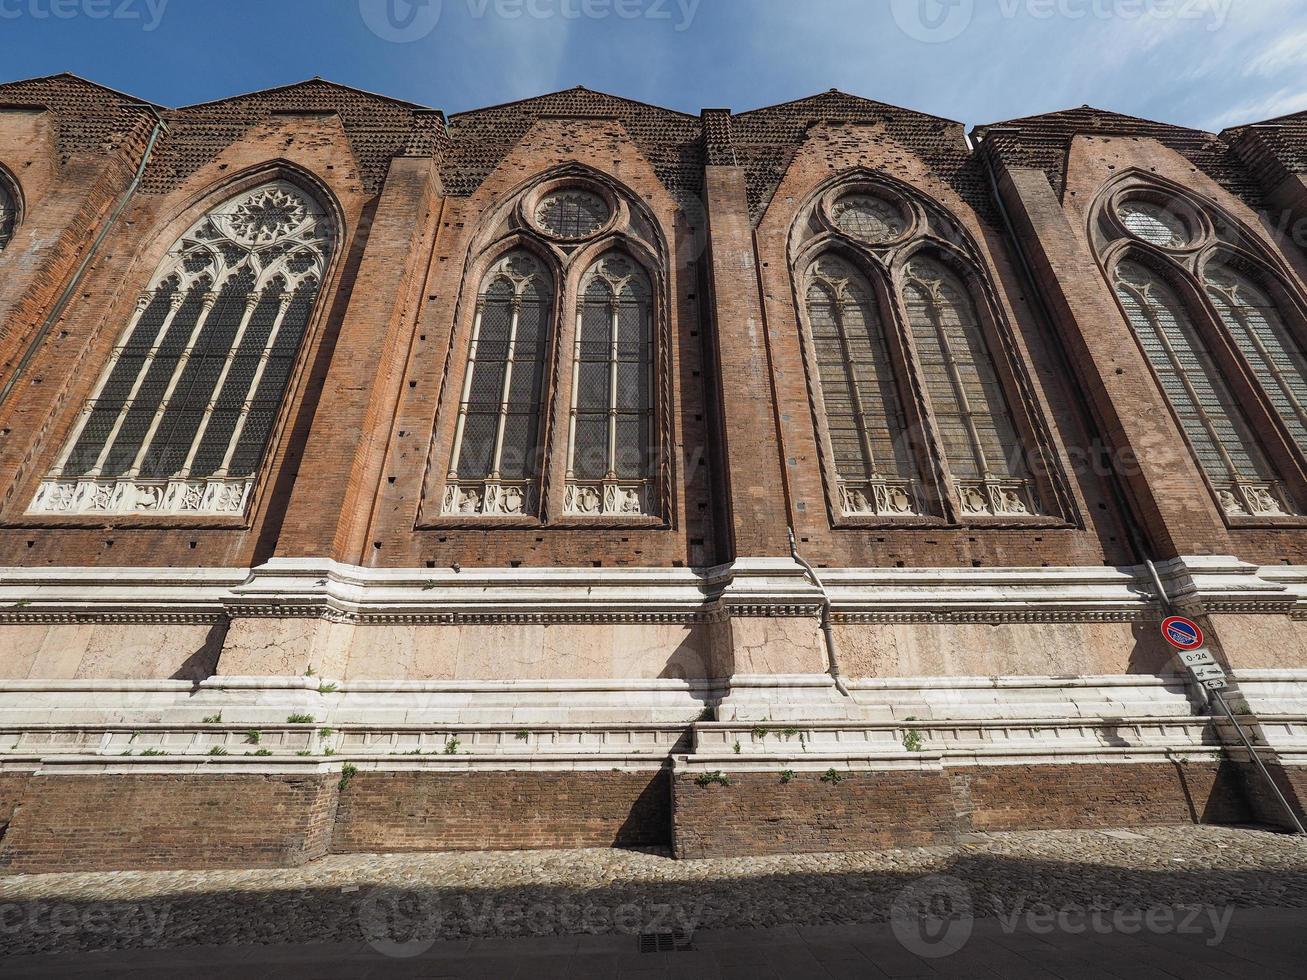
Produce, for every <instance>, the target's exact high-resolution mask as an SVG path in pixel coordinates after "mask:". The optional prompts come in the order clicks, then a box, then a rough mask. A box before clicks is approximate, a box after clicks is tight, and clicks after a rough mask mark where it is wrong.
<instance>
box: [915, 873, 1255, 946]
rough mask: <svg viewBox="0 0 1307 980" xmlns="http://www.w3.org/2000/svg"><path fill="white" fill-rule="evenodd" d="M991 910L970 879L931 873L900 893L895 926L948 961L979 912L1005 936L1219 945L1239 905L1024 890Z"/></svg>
mask: <svg viewBox="0 0 1307 980" xmlns="http://www.w3.org/2000/svg"><path fill="white" fill-rule="evenodd" d="M990 902H991V906H992V907H991V909H990V910H989V911H988V912H981V913H977V912H976V909H975V907H974V905H973V899H972V892H971V888H970V886H969V885H967V883H966V882H964V881H961V880H959V879H957V878H954V877H951V876H949V875H929V876H927V877H924V878H921V879H919V880H917V881H914V882H912V883H911V884H909V885H908V886H906V887H905V888H904V889H903V890H902V891H900V892H899V893H898V895H897V896H895V899H894V903H893V905H892V906H891V908H890V926H891V928H892V930H893V932H894V936H895V938H897V939H898V941H899V944H900V945H901V946H903V948H904V949H906V950H908V951H909V952H910V953H914V954H916V955H917V956H920V957H923V958H925V959H943V958H944V957H948V956H952V955H953V954H954V953H957V952H959V951H960V950H962V949H963V948H964V947H965V946H966V945H967V943H968V942H970V941H971V937H972V934H973V933H974V931H975V928H976V918H977V915H978V914H979V915H987V916H992V917H993V918H994V919H995V920H997V922H998V927H999V929H1001V930H1002V931H1003V932H1004V933H1005V934H1007V935H1012V934H1014V933H1018V932H1025V933H1029V934H1031V935H1035V936H1048V935H1053V934H1055V933H1061V934H1065V935H1069V936H1079V935H1099V936H1107V935H1122V936H1134V935H1139V934H1141V933H1146V934H1149V935H1157V936H1163V935H1176V936H1201V937H1202V938H1203V940H1204V942H1205V943H1206V944H1207V945H1208V946H1219V945H1220V944H1221V943H1222V942H1223V941H1224V940H1225V936H1226V933H1227V932H1228V931H1229V928H1230V920H1231V919H1232V918H1233V917H1234V907H1233V906H1231V905H1226V906H1220V907H1218V906H1209V905H1154V906H1151V907H1149V908H1135V909H1126V908H1114V907H1113V903H1112V902H1110V901H1108V900H1107V899H1105V898H1103V897H1101V896H1096V897H1094V898H1093V899H1092V900H1091V901H1089V902H1088V903H1087V904H1086V903H1080V902H1059V903H1058V904H1057V905H1053V904H1052V903H1050V902H1047V901H1043V900H1033V901H1032V900H1031V897H1030V896H1029V895H1027V894H1020V895H1018V896H1017V897H1016V899H1015V901H1012V902H1010V903H1005V902H1000V901H998V900H996V899H991V900H990Z"/></svg>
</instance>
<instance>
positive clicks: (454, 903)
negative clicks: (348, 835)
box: [0, 827, 1307, 972]
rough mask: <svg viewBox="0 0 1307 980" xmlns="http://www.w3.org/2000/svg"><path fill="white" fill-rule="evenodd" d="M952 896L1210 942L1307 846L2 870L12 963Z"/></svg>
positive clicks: (820, 912) (1291, 870)
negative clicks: (1152, 925)
mask: <svg viewBox="0 0 1307 980" xmlns="http://www.w3.org/2000/svg"><path fill="white" fill-rule="evenodd" d="M905 889H907V891H905ZM941 895H943V896H944V897H943V898H941V897H940V896H941ZM896 900H897V902H898V903H899V904H898V906H897V911H896V905H895V903H896ZM941 901H942V902H944V904H945V905H946V906H947V908H948V909H951V910H952V912H951V913H950V915H953V913H956V911H957V909H958V908H959V907H961V908H963V910H964V911H966V910H969V913H968V914H970V915H974V916H975V917H976V918H980V919H997V920H999V921H1001V920H1002V918H1003V917H1004V916H1005V915H1006V916H1010V915H1012V914H1014V913H1022V914H1029V915H1035V914H1038V913H1046V912H1047V909H1045V908H1044V906H1045V905H1047V906H1048V907H1050V908H1051V909H1053V910H1068V909H1070V910H1073V911H1074V912H1075V913H1076V914H1077V915H1080V916H1082V917H1085V916H1091V915H1092V914H1093V913H1094V912H1095V911H1098V912H1101V913H1111V912H1113V911H1114V910H1147V909H1164V910H1171V911H1169V912H1167V915H1169V916H1171V918H1170V919H1168V922H1170V924H1171V925H1172V926H1177V927H1178V925H1179V918H1180V917H1181V915H1182V914H1183V915H1188V914H1189V913H1187V912H1183V913H1182V912H1177V911H1176V910H1177V909H1180V910H1184V909H1187V908H1189V907H1191V906H1192V907H1194V909H1193V911H1192V915H1193V922H1194V923H1196V925H1195V928H1202V929H1208V930H1209V931H1210V930H1212V929H1217V928H1219V922H1218V918H1219V916H1220V915H1221V914H1223V910H1224V911H1228V910H1231V909H1250V908H1266V909H1279V910H1295V909H1307V840H1304V839H1302V838H1295V837H1291V836H1287V835H1284V834H1276V833H1271V832H1268V831H1265V830H1256V829H1242V828H1218V827H1183V828H1166V829H1143V830H1135V831H1106V832H1100V831H1040V832H1023V833H1011V834H995V835H972V836H969V837H968V838H966V839H965V840H964V842H962V843H959V844H957V845H950V846H947V847H931V848H917V849H911V850H896V851H879V852H857V853H847V854H827V855H797V856H785V857H767V858H747V859H736V860H712V861H698V862H678V861H674V860H671V859H670V858H669V857H668V856H667V855H666V854H665V853H660V852H654V851H615V850H577V851H535V852H489V853H484V852H483V853H458V854H388V855H336V856H332V857H328V858H325V859H323V860H321V861H318V862H315V863H313V864H311V865H308V866H305V867H301V868H293V869H270V870H257V871H170V872H105V873H86V874H54V875H15V876H8V877H0V955H7V956H18V955H24V954H34V953H55V952H67V951H75V950H96V949H142V950H148V949H176V948H179V947H189V946H210V945H212V946H218V945H221V946H233V945H235V946H284V945H293V944H319V945H323V944H350V945H354V946H358V945H360V944H369V945H371V947H372V948H373V949H380V950H381V951H382V952H389V953H399V954H403V953H405V952H406V951H407V950H408V946H407V945H406V944H418V945H421V944H425V945H426V946H427V947H430V946H431V944H432V943H433V942H442V943H447V942H450V941H456V940H466V939H471V938H485V937H521V936H574V935H583V934H590V935H599V936H604V935H608V936H614V937H621V936H627V937H630V938H631V941H632V942H634V941H635V940H634V935H635V934H637V933H669V932H673V931H674V930H678V929H679V930H682V931H683V932H685V933H687V934H693V933H696V932H699V931H707V932H715V931H719V930H731V929H757V928H776V927H781V926H789V927H801V928H812V927H819V926H840V925H854V924H860V923H876V922H885V921H887V920H890V921H893V918H892V915H891V913H892V912H893V913H894V914H895V915H898V914H899V913H900V912H901V911H902V910H903V909H904V908H905V907H906V908H917V912H913V913H912V914H913V915H916V914H918V913H919V912H920V911H921V909H922V908H924V909H925V910H926V911H927V912H929V911H930V910H931V908H932V907H933V906H934V905H938V904H939V903H940V902H941ZM1209 913H1210V914H1209ZM1213 916H1215V917H1213ZM1077 921H1080V920H1077ZM1084 921H1088V919H1085V920H1084ZM1303 921H1307V918H1304V920H1303ZM0 972H3V970H0Z"/></svg>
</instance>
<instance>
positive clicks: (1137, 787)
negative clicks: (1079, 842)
mask: <svg viewBox="0 0 1307 980" xmlns="http://www.w3.org/2000/svg"><path fill="white" fill-rule="evenodd" d="M949 777H950V781H951V783H952V786H953V799H954V804H955V806H956V807H957V810H958V818H959V827H961V828H962V829H964V830H977V831H1002V830H1022V829H1027V828H1030V827H1049V828H1063V827H1064V828H1079V827H1125V826H1130V825H1141V826H1146V825H1167V824H1184V823H1191V822H1192V823H1238V822H1240V821H1244V820H1247V819H1248V818H1249V816H1250V814H1249V811H1248V807H1247V805H1246V803H1245V800H1244V797H1243V786H1242V784H1241V781H1240V778H1239V773H1238V770H1237V767H1235V766H1234V765H1232V764H1230V763H1220V764H1211V765H1195V764H1184V765H1164V764H1159V765H1152V764H1142V765H1135V764H1122V765H1065V766H993V767H989V768H975V769H973V768H967V767H958V768H955V769H950V770H949Z"/></svg>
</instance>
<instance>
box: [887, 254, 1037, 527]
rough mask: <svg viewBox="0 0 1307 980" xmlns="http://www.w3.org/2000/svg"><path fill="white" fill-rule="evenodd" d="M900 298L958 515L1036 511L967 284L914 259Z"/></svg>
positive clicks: (929, 262)
mask: <svg viewBox="0 0 1307 980" xmlns="http://www.w3.org/2000/svg"><path fill="white" fill-rule="evenodd" d="M903 300H904V306H905V308H906V311H907V316H908V323H909V325H910V327H911V329H912V336H913V340H914V343H915V346H916V355H917V360H918V363H919V367H920V369H921V372H922V374H923V375H924V377H925V384H926V397H927V399H928V400H929V402H930V410H931V415H932V417H933V419H934V423H935V429H936V432H937V433H938V435H939V439H940V442H941V444H942V448H943V452H944V457H945V460H946V461H947V463H948V467H949V469H950V471H951V473H952V476H953V482H954V489H955V490H956V492H957V497H958V502H959V504H960V506H961V508H962V512H963V514H966V515H984V514H991V515H1025V514H1035V513H1038V512H1039V506H1038V501H1037V496H1036V494H1035V487H1034V484H1033V482H1032V481H1031V479H1030V474H1029V471H1028V470H1027V469H1026V466H1025V462H1024V459H1023V452H1022V446H1021V441H1020V439H1019V437H1018V435H1017V429H1016V426H1015V424H1014V423H1013V421H1012V413H1011V411H1010V410H1009V408H1008V402H1007V396H1006V394H1005V393H1004V391H1003V386H1002V384H1001V383H1000V381H999V378H998V375H997V373H996V371H995V368H994V360H993V357H992V356H991V354H990V351H989V346H988V344H987V342H986V340H985V336H984V333H983V331H982V330H981V326H980V321H979V319H978V318H977V316H976V308H975V304H974V303H973V302H972V300H971V297H970V295H969V294H968V292H967V288H966V286H965V285H964V284H963V283H962V280H961V279H959V278H958V276H957V275H956V274H955V273H954V272H953V271H952V270H950V269H948V268H947V267H946V266H944V265H943V264H941V263H939V262H937V261H935V260H933V259H930V258H925V257H917V258H914V259H913V260H912V261H911V262H909V263H908V266H907V269H906V273H905V283H904V287H903Z"/></svg>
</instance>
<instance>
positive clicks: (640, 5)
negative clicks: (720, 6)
mask: <svg viewBox="0 0 1307 980" xmlns="http://www.w3.org/2000/svg"><path fill="white" fill-rule="evenodd" d="M14 2H18V0H0V3H14ZM22 2H29V3H45V2H61V0H22ZM75 2H81V3H92V2H96V0H75ZM119 2H121V0H119ZM155 2H158V0H155ZM702 2H703V0H464V4H460V5H458V6H459V9H460V10H465V12H466V16H467V18H468V19H469V20H472V21H480V20H488V19H490V18H495V19H496V20H506V21H515V20H523V19H526V20H538V21H544V20H552V19H554V18H559V19H561V20H608V19H611V18H616V19H617V20H648V21H661V22H664V23H667V24H670V25H671V26H672V29H673V30H675V31H677V32H678V33H680V32H684V31H687V30H689V29H690V25H691V24H693V23H694V19H695V17H696V16H697V15H698V13H699V5H700V3H702ZM967 2H968V3H969V2H971V0H967ZM443 4H444V0H359V13H361V14H362V15H363V22H364V23H365V24H367V26H368V29H369V30H370V31H372V33H373V34H375V35H376V36H377V37H379V38H381V39H382V40H383V41H393V42H395V43H396V44H409V43H411V42H413V41H420V40H422V39H423V38H424V37H426V36H427V35H429V34H430V33H431V32H432V31H434V30H435V29H436V25H437V24H438V23H440V15H441V13H442V11H443V9H444V8H443ZM451 9H453V8H451Z"/></svg>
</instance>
